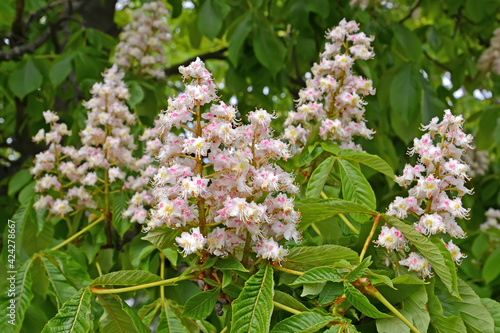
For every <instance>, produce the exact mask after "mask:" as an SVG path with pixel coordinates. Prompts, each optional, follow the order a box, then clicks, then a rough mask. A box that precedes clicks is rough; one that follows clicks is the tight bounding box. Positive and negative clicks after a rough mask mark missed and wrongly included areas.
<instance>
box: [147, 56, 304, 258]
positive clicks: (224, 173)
mask: <svg viewBox="0 0 500 333" xmlns="http://www.w3.org/2000/svg"><path fill="white" fill-rule="evenodd" d="M179 71H180V72H181V74H183V76H184V77H185V78H187V79H191V80H192V81H191V82H190V83H188V84H186V88H185V92H184V93H183V94H181V95H179V96H177V97H176V98H173V99H172V98H171V99H169V106H168V109H167V110H166V111H164V112H163V113H162V114H161V115H160V119H159V121H158V123H157V125H156V129H155V130H153V131H154V132H157V133H159V134H160V136H161V137H160V139H161V141H160V145H161V146H160V148H159V149H158V150H157V153H156V157H157V159H158V161H159V162H160V167H159V169H158V172H157V173H156V175H155V176H154V197H155V200H156V205H155V207H154V209H152V211H151V213H150V221H149V222H148V226H149V227H150V228H156V227H160V226H163V225H167V226H170V227H172V228H176V229H178V230H182V231H184V232H183V233H182V234H181V236H180V237H177V238H176V241H177V243H178V244H179V246H180V247H182V249H183V252H184V254H185V255H188V254H191V253H194V252H201V251H206V252H208V253H210V254H213V255H216V256H225V255H227V254H233V255H236V256H240V255H241V253H242V251H243V250H244V251H245V252H247V253H249V251H252V249H253V251H254V252H256V253H257V256H258V257H262V258H266V259H271V260H276V261H280V260H282V259H283V258H284V257H285V256H286V254H287V252H288V251H287V250H286V249H284V248H283V246H281V245H279V244H278V242H279V241H280V240H281V239H283V238H284V239H286V240H291V239H293V240H295V241H296V242H297V241H299V239H300V233H299V232H298V231H297V229H296V227H297V224H298V222H299V213H298V212H296V211H295V210H294V205H293V198H292V197H290V196H287V194H286V193H289V194H293V193H294V192H297V191H298V188H297V186H296V185H295V184H294V183H293V182H294V179H293V177H292V176H291V175H290V174H288V173H286V172H285V171H283V170H282V169H281V168H280V167H279V166H277V165H275V164H272V163H270V162H269V160H270V159H281V158H283V159H286V158H288V157H290V151H289V147H288V146H287V145H286V144H285V143H283V142H282V141H280V140H277V139H273V138H272V133H271V128H270V123H271V120H272V118H273V117H274V116H273V115H271V114H269V113H267V112H266V111H265V110H256V111H253V112H250V113H249V116H248V120H249V122H250V124H249V125H241V124H238V123H237V121H236V109H235V108H234V107H232V106H229V105H226V104H224V103H223V102H217V103H216V102H215V101H216V100H217V95H216V89H215V84H214V82H213V79H212V74H211V73H210V72H209V71H208V70H207V69H205V64H204V63H203V62H202V61H201V60H200V59H197V60H196V61H194V62H192V63H191V64H190V65H189V66H187V67H183V66H181V67H180V68H179ZM202 109H203V110H202ZM202 111H203V112H202ZM173 127H175V128H177V129H182V130H183V131H184V132H185V133H181V134H180V135H177V134H175V132H177V133H178V130H175V129H174V128H173ZM155 146H156V145H155ZM186 230H187V231H186Z"/></svg>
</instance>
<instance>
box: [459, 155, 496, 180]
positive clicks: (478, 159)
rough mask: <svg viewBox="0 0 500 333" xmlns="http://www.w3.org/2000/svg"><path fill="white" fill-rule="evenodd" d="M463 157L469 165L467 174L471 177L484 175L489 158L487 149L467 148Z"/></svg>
mask: <svg viewBox="0 0 500 333" xmlns="http://www.w3.org/2000/svg"><path fill="white" fill-rule="evenodd" d="M463 159H464V161H465V162H466V163H467V164H468V165H469V167H470V169H469V172H468V173H467V174H468V175H469V176H471V177H476V176H484V175H485V174H486V172H487V171H488V166H489V164H490V159H489V154H488V151H487V150H477V149H468V150H467V151H466V152H465V154H464V155H463Z"/></svg>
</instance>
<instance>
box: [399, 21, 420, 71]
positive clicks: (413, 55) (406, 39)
mask: <svg viewBox="0 0 500 333" xmlns="http://www.w3.org/2000/svg"><path fill="white" fill-rule="evenodd" d="M393 31H394V35H395V37H396V40H397V41H398V42H399V44H401V46H402V48H401V49H400V50H401V51H402V52H403V53H404V54H406V56H407V57H408V58H409V59H410V60H412V61H414V62H418V61H419V60H420V58H421V57H422V43H421V41H420V39H419V38H418V36H417V35H416V34H415V33H414V32H413V31H411V30H410V29H408V28H406V27H405V26H403V25H399V24H397V25H395V26H394V29H393Z"/></svg>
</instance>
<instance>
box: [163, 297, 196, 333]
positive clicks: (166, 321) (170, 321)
mask: <svg viewBox="0 0 500 333" xmlns="http://www.w3.org/2000/svg"><path fill="white" fill-rule="evenodd" d="M156 332H157V333H189V331H188V329H187V328H186V327H185V326H184V325H183V324H182V321H181V320H180V319H179V318H178V317H177V316H176V315H175V313H174V310H173V309H172V308H171V307H170V305H169V304H168V302H167V301H165V302H164V303H163V306H162V307H161V313H160V323H159V324H158V327H157V329H156Z"/></svg>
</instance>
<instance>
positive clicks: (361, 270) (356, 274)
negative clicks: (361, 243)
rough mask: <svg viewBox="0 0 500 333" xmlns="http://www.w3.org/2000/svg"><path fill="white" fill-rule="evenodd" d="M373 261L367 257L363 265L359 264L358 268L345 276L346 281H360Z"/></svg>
mask: <svg viewBox="0 0 500 333" xmlns="http://www.w3.org/2000/svg"><path fill="white" fill-rule="evenodd" d="M371 259H372V257H371V256H368V257H366V258H365V259H364V260H363V261H362V262H361V264H359V265H358V266H356V268H354V269H353V270H352V271H351V272H349V274H347V275H346V276H345V278H346V280H347V281H350V282H352V281H356V280H357V279H359V278H360V277H362V276H363V275H365V272H366V270H367V269H368V267H369V266H370V265H371V264H372V261H371Z"/></svg>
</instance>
